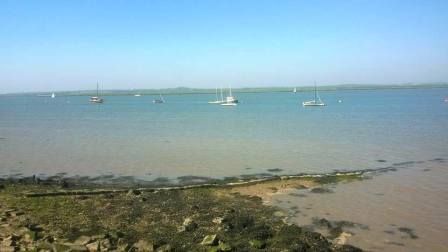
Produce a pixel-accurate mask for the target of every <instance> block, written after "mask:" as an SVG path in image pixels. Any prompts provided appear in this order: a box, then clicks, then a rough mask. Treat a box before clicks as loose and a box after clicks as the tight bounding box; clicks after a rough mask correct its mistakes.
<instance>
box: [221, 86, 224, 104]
mask: <svg viewBox="0 0 448 252" xmlns="http://www.w3.org/2000/svg"><path fill="white" fill-rule="evenodd" d="M221 101H224V96H223V94H222V86H221Z"/></svg>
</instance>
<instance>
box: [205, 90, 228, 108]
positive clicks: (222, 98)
mask: <svg viewBox="0 0 448 252" xmlns="http://www.w3.org/2000/svg"><path fill="white" fill-rule="evenodd" d="M224 102H225V101H224V97H223V95H222V87H221V100H218V87H216V100H214V101H209V102H208V103H209V104H222V103H224Z"/></svg>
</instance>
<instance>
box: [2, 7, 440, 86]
mask: <svg viewBox="0 0 448 252" xmlns="http://www.w3.org/2000/svg"><path fill="white" fill-rule="evenodd" d="M97 80H98V81H99V82H100V84H101V87H102V88H103V89H129V88H167V87H178V86H188V87H213V88H214V87H215V86H216V85H228V84H232V86H233V87H253V86H296V85H297V86H303V85H309V84H311V83H312V82H313V81H314V80H316V81H317V82H318V83H320V84H322V85H324V84H325V85H327V84H344V83H353V84H355V83H356V84H362V83H369V84H370V83H374V84H375V83H376V84H387V83H406V82H446V81H448V1H447V0H440V1H431V0H419V1H417V0H402V1H398V0H383V1H382V0H327V1H324V0H303V1H301V0H295V1H282V0H278V1H274V0H269V1H264V0H233V1H232V0H209V1H200V0H194V1H193V0H191V1H187V0H179V1H171V0H160V1H159V0H148V1H146V0H141V1H133V0H129V1H125V0H121V1H118V0H117V1H114V0H102V1H100V0H76V1H69V0H55V1H46V0H39V1H33V0H29V1H26V0H22V1H18V0H2V1H0V92H1V93H4V92H22V91H58V90H78V89H94V88H95V83H96V81H97Z"/></svg>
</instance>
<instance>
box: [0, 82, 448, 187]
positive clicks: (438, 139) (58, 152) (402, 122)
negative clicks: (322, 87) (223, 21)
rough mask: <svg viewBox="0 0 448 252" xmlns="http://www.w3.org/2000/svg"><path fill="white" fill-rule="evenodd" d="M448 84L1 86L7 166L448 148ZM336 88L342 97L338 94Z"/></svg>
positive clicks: (191, 169) (356, 161) (215, 168)
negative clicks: (36, 89)
mask: <svg viewBox="0 0 448 252" xmlns="http://www.w3.org/2000/svg"><path fill="white" fill-rule="evenodd" d="M446 94H448V89H407V90H405V89H402V90H372V91H337V92H321V97H322V99H323V100H324V101H326V102H327V104H328V106H326V107H320V108H304V107H302V106H301V105H300V104H301V102H302V101H303V100H307V99H310V98H312V96H313V95H312V93H297V94H293V93H257V94H255V93H254V94H249V93H246V94H237V96H238V98H239V99H240V101H241V104H240V105H238V106H236V107H223V106H219V105H210V104H207V101H208V100H212V99H214V94H211V95H173V96H166V97H165V99H166V103H165V104H152V103H151V100H152V97H149V96H142V97H133V96H112V97H105V103H104V104H103V105H94V104H89V102H88V99H89V97H83V96H77V97H56V98H55V99H51V98H49V97H5V96H0V160H1V162H0V175H11V174H24V175H32V174H38V175H39V174H41V175H53V174H55V173H66V174H67V175H68V176H70V175H88V176H96V175H104V174H113V175H122V176H136V177H138V178H141V179H148V180H150V179H154V178H157V177H161V176H163V177H169V178H176V177H177V176H184V175H200V176H209V177H224V176H238V175H242V174H255V173H266V172H268V171H267V170H268V169H278V170H271V171H274V172H271V173H275V174H296V173H301V172H313V173H318V172H328V171H333V170H352V169H365V168H376V167H379V166H381V165H383V164H382V163H379V162H377V160H378V159H384V160H387V162H389V163H393V162H406V161H410V160H411V161H412V160H426V159H430V158H437V157H441V156H444V155H446V154H447V153H448V131H447V130H446V129H447V128H448V104H446V103H444V102H443V98H444V96H446ZM339 99H341V100H342V101H343V102H342V103H338V102H337V101H338V100H339Z"/></svg>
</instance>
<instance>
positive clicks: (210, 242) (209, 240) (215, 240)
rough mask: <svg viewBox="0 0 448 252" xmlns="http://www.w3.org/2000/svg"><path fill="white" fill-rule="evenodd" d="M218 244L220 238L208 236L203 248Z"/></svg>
mask: <svg viewBox="0 0 448 252" xmlns="http://www.w3.org/2000/svg"><path fill="white" fill-rule="evenodd" d="M217 243H218V238H217V236H216V235H215V234H214V235H207V236H205V237H204V239H203V240H202V242H201V245H202V246H214V245H216V244H217Z"/></svg>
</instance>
